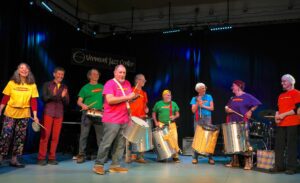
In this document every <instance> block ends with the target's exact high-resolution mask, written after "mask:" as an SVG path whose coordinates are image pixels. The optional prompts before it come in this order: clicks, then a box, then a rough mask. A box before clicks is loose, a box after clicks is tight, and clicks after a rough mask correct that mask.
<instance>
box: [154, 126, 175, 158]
mask: <svg viewBox="0 0 300 183" xmlns="http://www.w3.org/2000/svg"><path fill="white" fill-rule="evenodd" d="M167 134H169V128H168V127H166V126H165V127H163V128H155V129H154V130H153V132H152V135H153V141H154V147H155V150H156V153H157V159H158V160H164V159H168V158H171V157H172V155H173V154H175V153H176V151H175V149H173V148H172V147H171V146H170V145H169V143H168V142H167V141H165V140H164V136H165V135H167Z"/></svg>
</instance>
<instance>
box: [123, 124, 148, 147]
mask: <svg viewBox="0 0 300 183" xmlns="http://www.w3.org/2000/svg"><path fill="white" fill-rule="evenodd" d="M148 129H149V126H148V125H147V123H146V122H145V126H141V125H139V124H138V123H136V122H135V121H134V120H132V122H131V123H130V124H128V126H127V127H126V129H125V130H124V131H123V136H124V137H125V138H126V139H127V140H128V141H129V142H132V143H138V142H139V141H140V140H141V139H142V138H143V137H144V136H145V134H146V131H147V130H148Z"/></svg>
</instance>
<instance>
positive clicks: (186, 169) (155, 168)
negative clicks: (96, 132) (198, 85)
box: [0, 153, 300, 183]
mask: <svg viewBox="0 0 300 183" xmlns="http://www.w3.org/2000/svg"><path fill="white" fill-rule="evenodd" d="M155 157H156V156H155V154H153V153H147V154H146V159H147V161H148V163H147V164H138V163H131V164H125V163H124V164H122V165H124V166H126V167H128V168H129V172H128V173H107V174H105V175H97V174H95V173H93V171H92V168H93V165H94V161H86V162H85V163H83V164H77V163H76V162H75V161H74V160H72V157H71V156H70V155H59V156H58V160H59V161H60V163H59V165H46V166H39V165H36V154H31V155H24V156H23V161H24V162H26V168H21V169H16V168H13V167H9V166H8V163H7V162H6V163H5V164H3V165H2V166H0V182H1V183H18V182H21V183H68V182H72V183H77V182H78V183H82V182H105V183H110V182H112V183H116V182H120V183H121V182H128V183H129V182H130V183H148V182H149V183H153V182H170V183H176V182H185V183H193V182H195V183H196V182H197V183H199V182H201V183H268V182H272V183H282V182H285V183H296V182H299V181H300V174H299V173H298V174H295V175H286V174H284V173H281V174H268V173H263V172H258V171H244V170H242V169H237V168H226V167H224V163H225V162H227V161H228V158H226V157H215V160H216V164H215V165H209V164H208V163H207V159H206V158H202V159H200V161H199V163H198V164H196V165H193V164H192V163H191V160H192V159H191V156H181V157H180V159H181V163H173V162H166V163H158V162H156V161H155ZM109 164H110V161H109V162H108V163H107V164H106V165H105V168H106V169H108V166H109Z"/></svg>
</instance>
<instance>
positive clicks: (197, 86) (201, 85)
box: [195, 83, 206, 92]
mask: <svg viewBox="0 0 300 183" xmlns="http://www.w3.org/2000/svg"><path fill="white" fill-rule="evenodd" d="M200 87H205V88H206V86H205V84H204V83H197V84H196V86H195V90H196V91H197V92H198V89H199V88H200Z"/></svg>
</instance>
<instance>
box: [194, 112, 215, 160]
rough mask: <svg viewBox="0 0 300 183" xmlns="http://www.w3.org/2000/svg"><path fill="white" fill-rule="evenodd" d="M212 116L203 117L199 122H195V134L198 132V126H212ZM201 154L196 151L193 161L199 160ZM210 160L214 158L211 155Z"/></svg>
mask: <svg viewBox="0 0 300 183" xmlns="http://www.w3.org/2000/svg"><path fill="white" fill-rule="evenodd" d="M211 124H212V122H211V116H202V118H200V119H199V120H198V121H195V122H194V133H195V131H196V127H197V125H211ZM198 156H199V154H198V153H197V151H195V150H194V154H193V159H198ZM208 158H209V159H211V158H212V156H211V155H209V156H208Z"/></svg>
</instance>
